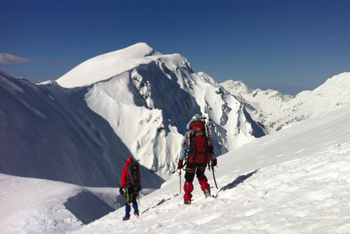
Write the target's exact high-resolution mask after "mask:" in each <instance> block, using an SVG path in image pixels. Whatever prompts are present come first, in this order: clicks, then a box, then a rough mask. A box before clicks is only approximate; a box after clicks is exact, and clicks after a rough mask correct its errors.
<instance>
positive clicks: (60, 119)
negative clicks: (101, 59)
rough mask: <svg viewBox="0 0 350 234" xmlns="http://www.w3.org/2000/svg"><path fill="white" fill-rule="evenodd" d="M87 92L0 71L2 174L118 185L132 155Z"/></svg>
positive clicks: (154, 179) (154, 183)
mask: <svg viewBox="0 0 350 234" xmlns="http://www.w3.org/2000/svg"><path fill="white" fill-rule="evenodd" d="M85 93H86V90H85V89H71V90H68V89H63V88H61V87H60V86H58V85H57V84H55V83H52V84H47V85H35V84H33V83H31V82H29V81H27V80H24V79H18V78H13V77H11V76H9V75H6V74H4V73H1V72H0V99H1V102H0V119H1V121H0V155H1V157H0V173H4V174H9V175H17V176H25V177H34V178H42V179H49V180H56V181H63V182H68V183H74V184H78V185H85V186H109V187H110V186H118V185H119V184H120V177H121V171H122V170H123V168H124V162H125V159H126V158H127V157H130V156H132V154H131V153H130V152H129V151H128V150H127V148H126V147H125V145H124V144H123V142H122V141H121V140H120V138H118V137H117V136H116V135H115V133H114V132H113V130H112V129H111V128H110V125H109V124H108V122H107V121H106V120H104V119H103V118H101V117H100V116H99V115H97V114H96V113H94V112H93V111H91V110H90V109H89V108H88V106H87V104H86V102H85V101H84V95H85ZM142 170H143V171H147V169H146V168H144V167H142ZM145 176H146V177H148V178H149V180H148V181H149V182H148V184H145V186H147V187H152V188H155V187H159V186H160V184H161V183H162V182H163V181H164V180H163V179H161V178H160V177H159V176H157V175H155V174H153V173H150V174H145Z"/></svg>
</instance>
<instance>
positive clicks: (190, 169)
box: [184, 163, 210, 201]
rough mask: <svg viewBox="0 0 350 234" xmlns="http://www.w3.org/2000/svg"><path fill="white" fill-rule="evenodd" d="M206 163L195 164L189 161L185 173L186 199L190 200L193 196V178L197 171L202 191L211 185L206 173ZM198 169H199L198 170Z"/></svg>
mask: <svg viewBox="0 0 350 234" xmlns="http://www.w3.org/2000/svg"><path fill="white" fill-rule="evenodd" d="M206 166H207V165H206V164H205V163H203V164H195V163H188V164H187V167H186V174H185V179H186V182H185V185H184V191H185V195H184V200H185V201H188V200H191V198H192V194H191V193H192V191H193V184H192V182H193V179H194V174H195V173H196V175H197V179H198V182H199V184H200V186H201V189H202V191H204V190H205V189H207V188H209V187H210V185H209V184H208V179H207V177H206V176H205V175H204V171H205V168H206ZM196 169H197V170H196Z"/></svg>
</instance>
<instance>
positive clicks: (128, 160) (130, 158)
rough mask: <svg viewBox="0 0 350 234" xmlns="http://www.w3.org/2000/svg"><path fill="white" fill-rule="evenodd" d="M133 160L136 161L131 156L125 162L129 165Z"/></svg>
mask: <svg viewBox="0 0 350 234" xmlns="http://www.w3.org/2000/svg"><path fill="white" fill-rule="evenodd" d="M133 161H134V159H133V158H132V157H129V158H128V159H127V160H126V162H125V166H126V167H127V166H128V165H129V164H130V163H131V162H133Z"/></svg>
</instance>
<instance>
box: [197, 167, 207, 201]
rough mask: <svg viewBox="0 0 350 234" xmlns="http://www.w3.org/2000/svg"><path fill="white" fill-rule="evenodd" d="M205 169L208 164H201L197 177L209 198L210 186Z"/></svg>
mask: <svg viewBox="0 0 350 234" xmlns="http://www.w3.org/2000/svg"><path fill="white" fill-rule="evenodd" d="M205 168H206V164H199V165H198V167H197V171H196V175H197V178H198V182H199V184H200V186H201V189H202V191H203V192H204V195H205V196H206V197H209V196H210V185H209V184H208V179H207V177H206V176H205V175H204V172H205Z"/></svg>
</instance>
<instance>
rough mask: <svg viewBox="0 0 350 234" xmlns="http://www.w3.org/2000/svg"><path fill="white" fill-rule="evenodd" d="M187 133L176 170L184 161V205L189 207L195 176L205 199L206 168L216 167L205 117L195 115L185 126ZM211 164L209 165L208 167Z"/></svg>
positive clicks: (207, 187) (182, 165)
mask: <svg viewBox="0 0 350 234" xmlns="http://www.w3.org/2000/svg"><path fill="white" fill-rule="evenodd" d="M186 129H187V132H186V134H185V136H184V138H183V140H182V143H181V145H182V148H181V152H180V158H179V162H178V169H180V170H181V169H182V168H183V167H184V160H185V159H186V162H185V165H186V169H185V170H186V173H185V180H186V181H185V185H184V192H185V194H184V203H185V204H188V205H190V204H191V198H192V194H191V192H192V191H193V184H192V182H193V180H194V176H195V174H196V176H197V179H198V182H199V184H200V186H201V189H202V191H203V192H204V195H205V197H210V196H211V193H210V185H209V184H208V179H207V177H206V176H205V175H204V172H205V169H206V167H207V165H208V166H211V168H213V167H215V166H216V165H217V160H216V156H215V155H214V147H213V145H212V142H211V134H210V133H209V132H208V130H207V127H206V123H205V117H202V116H201V115H199V114H197V115H194V116H193V117H192V119H191V120H190V121H189V123H188V124H187V126H186ZM209 162H211V165H209Z"/></svg>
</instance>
